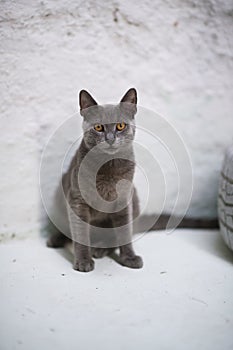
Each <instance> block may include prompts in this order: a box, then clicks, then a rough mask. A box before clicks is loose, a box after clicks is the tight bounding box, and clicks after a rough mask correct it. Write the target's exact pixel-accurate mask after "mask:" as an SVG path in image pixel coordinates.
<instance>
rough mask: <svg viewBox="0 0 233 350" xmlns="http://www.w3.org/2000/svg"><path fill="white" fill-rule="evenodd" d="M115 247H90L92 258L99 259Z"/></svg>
mask: <svg viewBox="0 0 233 350" xmlns="http://www.w3.org/2000/svg"><path fill="white" fill-rule="evenodd" d="M114 250H115V248H91V254H92V256H93V258H96V259H100V258H103V257H104V256H107V255H111V254H112V253H113V252H114Z"/></svg>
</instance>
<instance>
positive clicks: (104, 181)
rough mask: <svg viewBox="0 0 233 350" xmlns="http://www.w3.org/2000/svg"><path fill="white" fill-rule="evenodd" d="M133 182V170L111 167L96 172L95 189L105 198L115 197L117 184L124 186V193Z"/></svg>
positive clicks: (113, 198)
mask: <svg viewBox="0 0 233 350" xmlns="http://www.w3.org/2000/svg"><path fill="white" fill-rule="evenodd" d="M132 182H133V170H132V169H128V170H127V169H124V168H120V167H119V168H111V169H109V170H108V171H107V170H106V169H105V171H104V172H99V173H97V176H96V189H97V192H98V193H99V195H100V196H101V197H102V198H103V199H105V200H107V201H113V200H116V199H117V196H118V195H117V192H119V187H118V186H124V191H125V195H127V191H128V189H129V190H130V186H131V184H132Z"/></svg>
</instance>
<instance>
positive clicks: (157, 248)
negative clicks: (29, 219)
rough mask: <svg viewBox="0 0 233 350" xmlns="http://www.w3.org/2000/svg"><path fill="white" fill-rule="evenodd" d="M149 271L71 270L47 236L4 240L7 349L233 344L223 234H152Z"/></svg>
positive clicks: (146, 250) (1, 296)
mask: <svg viewBox="0 0 233 350" xmlns="http://www.w3.org/2000/svg"><path fill="white" fill-rule="evenodd" d="M135 248H136V250H137V252H138V253H139V254H141V255H142V256H143V258H144V268H143V269H142V270H130V269H128V268H124V267H122V266H120V265H118V264H117V263H116V262H115V261H113V260H111V259H110V258H107V257H106V258H103V259H101V260H96V267H95V270H94V271H93V272H91V273H87V274H84V273H79V272H76V271H74V270H73V269H72V265H71V255H70V253H69V252H65V251H64V250H62V249H59V250H53V249H49V248H47V247H46V246H45V241H44V239H42V238H38V239H36V238H34V239H27V240H20V241H17V240H13V241H10V242H6V243H1V245H0V266H1V291H0V303H1V306H0V310H1V316H0V319H1V327H0V339H1V340H0V349H1V350H10V349H11V350H12V349H23V350H32V349H33V350H41V349H43V350H47V349H56V350H63V349H69V350H73V349H87V350H88V349H93V348H95V349H127V350H129V349H159V350H161V349H172V350H174V349H179V350H182V349H185V350H187V349H188V350H192V349H193V350H194V349H195V350H196V349H203V350H217V349H219V350H227V349H233V270H232V267H233V264H232V263H233V254H232V253H231V252H230V251H229V250H228V249H227V248H226V247H225V246H224V243H223V242H222V240H221V239H220V238H219V232H218V231H208V230H205V231H204V230H203V231H202V230H197V231H192V230H177V231H175V232H174V233H173V234H171V235H165V234H163V233H162V232H160V233H155V232H151V233H149V234H146V235H145V236H144V237H143V238H141V239H140V240H138V241H137V242H136V243H135Z"/></svg>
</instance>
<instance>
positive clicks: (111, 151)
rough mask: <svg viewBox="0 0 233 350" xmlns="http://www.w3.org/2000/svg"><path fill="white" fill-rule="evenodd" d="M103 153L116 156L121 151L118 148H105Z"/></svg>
mask: <svg viewBox="0 0 233 350" xmlns="http://www.w3.org/2000/svg"><path fill="white" fill-rule="evenodd" d="M102 151H103V152H104V153H107V154H115V153H117V152H118V151H119V149H118V147H104V148H102Z"/></svg>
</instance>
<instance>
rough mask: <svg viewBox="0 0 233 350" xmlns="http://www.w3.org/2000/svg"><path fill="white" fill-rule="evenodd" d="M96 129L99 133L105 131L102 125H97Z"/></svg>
mask: <svg viewBox="0 0 233 350" xmlns="http://www.w3.org/2000/svg"><path fill="white" fill-rule="evenodd" d="M94 129H95V130H96V131H98V132H101V131H103V130H104V127H103V125H101V124H95V126H94Z"/></svg>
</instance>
